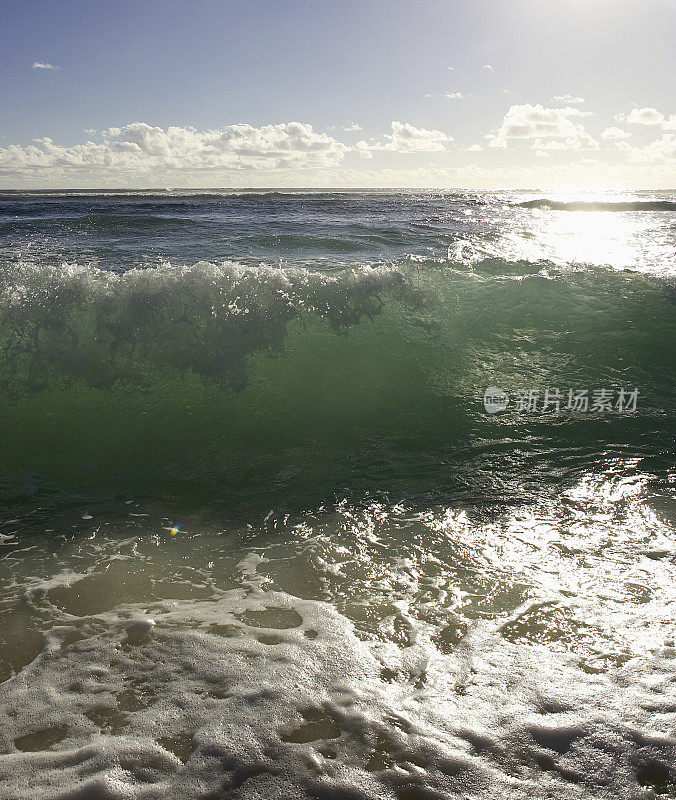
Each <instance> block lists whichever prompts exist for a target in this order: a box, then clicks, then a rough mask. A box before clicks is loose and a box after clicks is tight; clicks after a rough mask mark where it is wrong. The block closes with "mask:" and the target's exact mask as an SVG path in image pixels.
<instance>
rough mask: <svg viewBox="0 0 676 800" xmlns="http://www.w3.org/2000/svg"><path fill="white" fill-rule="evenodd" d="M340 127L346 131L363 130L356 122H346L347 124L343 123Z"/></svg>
mask: <svg viewBox="0 0 676 800" xmlns="http://www.w3.org/2000/svg"><path fill="white" fill-rule="evenodd" d="M342 128H343V130H344V131H348V132H351V131H362V130H364V129H363V128H362V126H361V125H360V124H359V123H357V122H348V123H347V125H343V126H342Z"/></svg>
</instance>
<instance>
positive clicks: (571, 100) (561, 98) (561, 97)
mask: <svg viewBox="0 0 676 800" xmlns="http://www.w3.org/2000/svg"><path fill="white" fill-rule="evenodd" d="M552 102H554V103H568V105H579V104H580V103H584V102H585V99H584V97H575V96H573V95H572V94H555V95H554V97H552Z"/></svg>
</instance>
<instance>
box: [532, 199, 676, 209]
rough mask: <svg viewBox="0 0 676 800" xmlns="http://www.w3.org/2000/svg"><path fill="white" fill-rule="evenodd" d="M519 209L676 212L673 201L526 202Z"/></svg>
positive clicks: (675, 203) (545, 200) (542, 200)
mask: <svg viewBox="0 0 676 800" xmlns="http://www.w3.org/2000/svg"><path fill="white" fill-rule="evenodd" d="M517 206H518V207H519V208H542V209H549V210H551V211H676V202H674V201H673V200H630V201H620V200H618V201H601V200H598V201H586V200H571V201H563V200H549V199H547V198H538V199H537V200H525V201H524V202H523V203H517Z"/></svg>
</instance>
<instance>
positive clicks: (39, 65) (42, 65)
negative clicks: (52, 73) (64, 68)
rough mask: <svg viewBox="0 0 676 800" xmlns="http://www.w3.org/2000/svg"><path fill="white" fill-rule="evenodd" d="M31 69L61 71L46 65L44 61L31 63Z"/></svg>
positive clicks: (51, 65) (52, 65)
mask: <svg viewBox="0 0 676 800" xmlns="http://www.w3.org/2000/svg"><path fill="white" fill-rule="evenodd" d="M33 69H52V70H54V69H61V67H55V66H54V64H48V63H47V62H46V61H34V62H33Z"/></svg>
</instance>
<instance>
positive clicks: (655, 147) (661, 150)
mask: <svg viewBox="0 0 676 800" xmlns="http://www.w3.org/2000/svg"><path fill="white" fill-rule="evenodd" d="M628 155H629V159H630V160H631V161H636V162H660V161H662V162H667V163H670V162H674V165H676V134H673V133H663V134H662V136H661V138H659V139H655V141H653V142H650V144H647V145H646V146H645V147H634V148H631V149H630V150H629V151H628Z"/></svg>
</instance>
